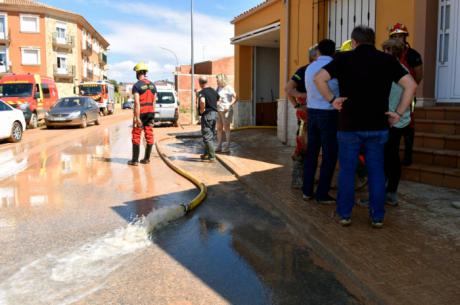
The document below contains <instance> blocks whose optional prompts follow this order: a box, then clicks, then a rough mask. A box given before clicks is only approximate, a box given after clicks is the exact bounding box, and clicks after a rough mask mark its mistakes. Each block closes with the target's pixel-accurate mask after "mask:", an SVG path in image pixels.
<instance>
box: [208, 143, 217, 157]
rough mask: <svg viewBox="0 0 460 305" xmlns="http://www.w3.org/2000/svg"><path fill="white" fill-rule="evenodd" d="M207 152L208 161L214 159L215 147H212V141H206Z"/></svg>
mask: <svg viewBox="0 0 460 305" xmlns="http://www.w3.org/2000/svg"><path fill="white" fill-rule="evenodd" d="M208 152H209V158H208V160H209V161H212V162H214V161H216V149H215V147H214V143H213V142H209V143H208Z"/></svg>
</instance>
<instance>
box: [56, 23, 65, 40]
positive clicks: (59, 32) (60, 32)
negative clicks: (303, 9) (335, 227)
mask: <svg viewBox="0 0 460 305" xmlns="http://www.w3.org/2000/svg"><path fill="white" fill-rule="evenodd" d="M66 32H67V26H66V24H65V23H62V22H58V23H56V38H57V40H58V41H59V42H65V41H66Z"/></svg>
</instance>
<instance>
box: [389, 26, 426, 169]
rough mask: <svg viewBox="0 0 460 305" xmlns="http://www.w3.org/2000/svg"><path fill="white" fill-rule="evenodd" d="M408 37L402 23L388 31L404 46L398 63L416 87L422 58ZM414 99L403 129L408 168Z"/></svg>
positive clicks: (411, 144)
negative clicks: (408, 118)
mask: <svg viewBox="0 0 460 305" xmlns="http://www.w3.org/2000/svg"><path fill="white" fill-rule="evenodd" d="M408 36H409V31H408V29H407V27H406V26H405V25H404V24H402V23H396V24H395V25H394V26H393V27H392V28H391V29H390V38H392V39H398V40H401V41H402V42H403V43H404V45H405V46H406V47H405V48H404V52H403V53H402V54H401V56H400V58H399V61H400V62H401V64H403V65H404V66H405V67H406V69H407V70H408V71H409V73H410V75H411V76H412V77H413V78H414V80H415V82H416V83H417V85H419V84H420V83H421V81H422V79H423V62H422V56H421V55H420V54H419V53H418V52H417V51H415V50H414V49H412V48H411V46H410V45H409V43H408V42H407V37H408ZM416 101H417V100H416V99H415V98H414V102H413V103H412V106H411V123H410V125H409V126H407V127H406V128H405V129H404V146H405V149H404V159H403V161H402V164H403V165H405V166H409V165H411V164H412V150H413V146H414V137H415V120H414V119H415V118H414V110H415V109H414V108H415V103H416Z"/></svg>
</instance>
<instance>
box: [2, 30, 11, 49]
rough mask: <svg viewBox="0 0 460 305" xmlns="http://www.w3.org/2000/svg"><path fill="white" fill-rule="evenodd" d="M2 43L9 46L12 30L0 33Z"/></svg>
mask: <svg viewBox="0 0 460 305" xmlns="http://www.w3.org/2000/svg"><path fill="white" fill-rule="evenodd" d="M0 45H3V46H9V45H10V32H9V31H8V33H6V32H3V33H0Z"/></svg>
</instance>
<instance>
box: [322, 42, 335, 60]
mask: <svg viewBox="0 0 460 305" xmlns="http://www.w3.org/2000/svg"><path fill="white" fill-rule="evenodd" d="M318 51H319V53H321V55H325V56H334V53H335V42H334V41H332V40H330V39H323V40H321V41H320V42H319V43H318Z"/></svg>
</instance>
